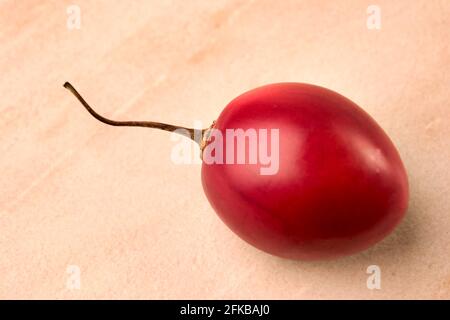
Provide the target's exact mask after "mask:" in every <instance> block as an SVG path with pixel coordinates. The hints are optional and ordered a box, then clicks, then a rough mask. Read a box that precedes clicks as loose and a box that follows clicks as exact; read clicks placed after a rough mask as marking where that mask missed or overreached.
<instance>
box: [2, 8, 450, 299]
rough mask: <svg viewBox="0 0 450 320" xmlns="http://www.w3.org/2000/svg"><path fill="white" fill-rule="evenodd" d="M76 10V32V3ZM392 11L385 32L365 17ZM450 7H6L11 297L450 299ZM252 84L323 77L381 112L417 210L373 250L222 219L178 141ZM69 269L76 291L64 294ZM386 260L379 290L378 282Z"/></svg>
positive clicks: (6, 248) (7, 279)
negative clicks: (286, 239)
mask: <svg viewBox="0 0 450 320" xmlns="http://www.w3.org/2000/svg"><path fill="white" fill-rule="evenodd" d="M70 4H76V5H78V6H79V7H80V8H81V28H80V29H79V30H69V29H68V28H67V26H66V22H67V17H68V15H67V13H66V9H67V7H68V6H69V5H70ZM370 4H377V5H378V6H379V7H380V8H381V26H382V27H381V30H369V29H368V28H367V27H366V19H367V16H368V15H367V13H366V9H367V7H368V6H369V5H370ZM449 11H450V2H449V1H446V0H442V1H407V0H404V1H387V0H383V1H381V0H380V1H376V3H372V1H370V2H369V1H357V0H354V1H340V2H336V1H312V0H305V1H301V0H283V1H270V0H254V1H244V0H242V1H240V0H230V1H225V0H218V1H182V0H179V1H178V0H177V1H143V0H141V1H125V0H117V1H108V0H103V1H81V0H76V1H40V0H28V1H14V0H0V72H1V77H0V92H1V106H0V130H1V131H0V133H1V134H0V154H1V157H0V168H1V169H2V178H1V180H0V298H66V299H78V298H149V299H152V298H163V299H164V298H246V299H247V298H248V299H253V298H267V299H270V298H287V299H304V298H338V299H340V298H363V299H367V298H450V264H449V262H450V234H449V232H450V217H449V214H450V197H449V196H448V194H449V191H450V189H449V185H448V182H449V180H450V170H449V167H448V165H449V159H450V145H449V134H450V129H449V128H450V121H449V108H450V107H449V100H450V94H449V90H448V88H449V84H450V68H449V65H450V55H449V52H450V50H449V35H450V32H449V30H450V18H449V15H448V13H449ZM66 80H69V81H71V82H72V83H73V84H74V85H75V86H76V87H77V88H78V89H79V90H80V91H81V92H82V93H83V95H84V96H85V97H86V98H87V99H88V101H90V102H91V103H92V104H93V105H95V106H96V108H97V109H98V110H99V111H101V112H103V113H104V114H107V115H111V116H112V115H114V116H115V117H116V118H120V119H148V120H150V119H151V120H157V121H165V122H169V123H175V124H180V125H186V126H191V125H192V124H193V121H194V120H200V121H202V122H203V123H204V124H205V125H209V123H210V122H211V121H212V120H214V118H215V117H216V116H217V115H218V114H219V112H220V111H221V109H222V108H223V107H224V105H225V104H226V103H228V102H229V101H230V100H231V99H232V98H234V97H235V96H236V95H238V94H240V93H242V92H243V91H245V90H248V89H251V88H253V87H255V86H258V85H262V84H266V83H271V82H279V81H298V82H310V83H314V84H318V85H322V86H325V87H329V88H331V89H333V90H336V91H338V92H340V93H342V94H344V95H346V96H347V97H349V98H350V99H352V100H354V101H355V102H356V103H358V104H359V105H361V106H362V107H363V108H364V109H365V110H366V111H368V112H369V113H370V114H371V115H372V116H373V117H374V118H375V119H376V120H377V121H378V122H379V123H380V124H381V126H382V127H383V128H384V129H385V130H386V132H387V133H388V134H389V135H390V136H391V138H392V140H393V141H394V142H395V143H396V145H397V147H398V149H399V151H400V153H401V155H402V158H403V161H404V163H405V165H406V167H407V169H408V173H409V179H410V190H411V200H410V210H409V212H408V215H407V218H406V219H405V220H404V221H403V223H402V224H401V226H400V227H399V228H398V229H397V230H396V232H395V233H394V234H393V235H392V236H390V237H389V238H387V239H386V240H385V241H383V242H381V243H380V244H379V245H377V246H375V247H374V248H372V249H370V250H368V251H366V252H364V253H362V254H359V255H355V256H352V257H348V258H344V259H340V260H337V261H331V262H313V263H311V262H309V263H305V262H295V261H287V260H282V259H278V258H274V257H272V256H269V255H267V254H264V253H262V252H259V251H257V250H255V249H254V248H252V247H250V246H249V245H247V244H245V243H244V242H242V241H241V240H240V239H238V238H237V236H235V235H234V234H233V233H231V232H230V231H229V230H228V229H227V228H226V226H225V225H224V224H223V223H222V222H221V221H220V220H219V219H218V217H217V216H216V215H215V213H214V212H213V210H212V209H211V207H210V205H209V204H208V202H207V200H206V198H205V196H204V194H203V191H202V186H201V183H200V166H199V165H184V166H183V165H175V164H174V163H173V162H172V161H171V159H170V154H171V150H172V148H173V146H174V142H172V141H171V140H170V135H168V134H166V133H164V132H160V131H151V130H146V129H139V128H132V129H127V128H112V127H106V126H103V125H101V124H99V123H98V122H96V121H95V120H93V119H92V118H91V117H90V116H89V115H88V114H87V113H86V112H85V111H84V110H83V109H82V108H81V106H80V105H79V104H78V102H77V101H76V100H75V99H74V98H73V97H72V96H71V95H70V94H69V93H68V92H67V91H66V90H64V89H63V88H62V84H63V83H64V81H66ZM70 265H76V266H78V267H79V268H80V271H81V273H80V276H81V278H80V279H81V287H80V288H79V289H71V288H70V287H68V286H67V281H68V278H69V277H70V276H71V275H70V274H69V273H67V268H68V266H70ZM369 265H378V266H379V267H380V268H381V272H382V281H381V289H380V290H369V289H368V288H367V287H366V280H367V277H368V275H367V274H366V268H367V267H368V266H369Z"/></svg>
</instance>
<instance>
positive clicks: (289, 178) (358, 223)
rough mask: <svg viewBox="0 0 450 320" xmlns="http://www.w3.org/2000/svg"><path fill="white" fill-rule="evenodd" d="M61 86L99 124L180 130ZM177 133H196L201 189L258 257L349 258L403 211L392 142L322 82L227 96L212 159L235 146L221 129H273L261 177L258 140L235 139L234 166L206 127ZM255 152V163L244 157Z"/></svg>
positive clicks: (404, 196) (402, 179)
mask: <svg viewBox="0 0 450 320" xmlns="http://www.w3.org/2000/svg"><path fill="white" fill-rule="evenodd" d="M64 87H66V88H67V89H69V90H70V91H71V92H72V93H73V94H74V95H75V96H76V97H77V98H78V99H79V100H80V102H81V103H82V104H83V105H84V107H85V108H86V109H87V110H88V111H89V112H90V113H91V114H92V115H93V116H94V117H95V118H96V119H97V120H99V121H102V122H104V123H106V124H109V125H114V126H143V127H150V128H158V129H162V130H167V131H176V130H177V129H180V128H181V127H177V126H173V125H168V124H164V123H158V122H143V121H114V120H110V119H107V118H105V117H103V116H101V115H99V114H98V113H96V112H95V111H94V110H93V109H92V108H91V107H90V106H89V105H88V104H87V103H86V101H84V99H83V98H82V97H81V96H80V95H79V93H78V92H77V91H76V90H75V89H74V88H73V87H72V86H71V85H70V84H69V83H66V84H65V85H64ZM182 129H184V130H183V131H177V132H178V133H181V134H183V135H185V136H187V137H189V138H191V139H194V140H195V137H196V136H200V137H202V141H197V142H199V143H200V145H201V147H202V150H203V158H204V162H203V165H202V182H203V187H204V190H205V193H206V195H207V197H208V199H209V201H210V202H211V204H212V206H213V207H214V209H215V210H216V212H217V214H218V215H219V217H220V218H221V219H222V220H223V221H224V222H225V223H226V224H227V225H228V226H229V227H230V228H231V229H232V230H233V231H234V232H235V233H236V234H237V235H239V236H240V237H241V238H242V239H244V240H245V241H247V242H248V243H250V244H252V245H253V246H255V247H257V248H259V249H261V250H263V251H266V252H268V253H271V254H274V255H277V256H280V257H284V258H291V259H303V260H312V259H330V258H336V257H339V256H344V255H348V254H352V253H355V252H358V251H361V250H364V249H366V248H368V247H369V246H371V245H373V244H375V243H376V242H378V241H380V240H381V239H383V238H384V237H385V236H387V235H388V234H389V233H390V232H391V231H392V230H393V229H394V228H395V226H396V225H397V224H398V223H399V222H400V220H401V219H402V217H403V216H404V214H405V212H406V209H407V205H408V182H407V175H406V172H405V168H404V167H403V164H402V161H401V159H400V157H399V155H398V153H397V150H396V149H395V147H394V145H393V144H392V142H391V141H390V140H389V138H388V136H387V135H386V134H385V133H384V132H383V130H382V129H381V128H380V127H379V126H378V124H377V123H376V122H375V121H374V120H373V119H372V118H371V117H370V116H369V115H368V114H367V113H365V112H364V111H363V110H362V109H360V108H359V107H358V106H357V105H356V104H354V103H353V102H352V101H350V100H348V99H347V98H345V97H343V96H341V95H339V94H337V93H335V92H333V91H330V90H327V89H325V88H321V87H318V86H313V85H307V84H300V83H281V84H272V85H268V86H264V87H260V88H257V89H254V90H251V91H249V92H247V93H244V94H243V95H241V96H239V97H238V98H236V99H235V100H233V101H232V102H231V103H230V104H229V105H228V106H227V107H226V108H225V109H224V111H223V112H222V114H221V115H220V117H219V118H218V119H217V121H216V122H215V124H214V126H213V129H215V130H218V131H219V132H221V133H223V142H224V149H223V151H222V153H223V154H220V155H222V159H227V152H228V156H230V159H231V158H233V159H235V157H234V156H233V157H231V154H232V152H231V151H234V155H235V156H239V154H238V149H239V148H238V147H237V143H235V144H236V145H234V146H233V147H232V148H230V149H227V145H231V144H230V143H231V142H235V141H234V140H235V139H234V138H231V137H228V136H227V135H226V134H225V133H226V130H227V129H228V130H231V129H243V130H256V131H258V130H262V129H266V130H267V132H271V131H270V130H274V131H275V130H278V134H279V139H278V140H276V141H278V142H279V143H278V144H277V143H274V142H273V141H271V140H270V138H269V139H268V141H269V142H270V143H269V144H268V151H269V153H270V152H271V153H272V154H273V153H275V154H276V155H277V156H278V157H277V158H278V160H279V161H278V162H277V165H276V166H275V168H276V169H277V170H275V171H273V172H270V173H269V174H267V162H263V161H262V160H261V157H260V155H259V154H258V153H255V151H258V150H254V148H258V149H259V148H260V147H261V146H260V145H256V146H255V145H254V144H252V143H250V142H249V143H246V144H243V145H242V146H243V149H241V150H243V151H244V152H243V153H241V155H245V159H246V160H247V161H246V162H245V163H243V164H235V163H236V161H235V162H234V163H230V162H229V161H224V162H225V163H223V164H221V163H220V162H219V163H212V162H211V161H210V160H211V159H212V158H213V157H211V155H214V156H217V155H218V154H217V151H216V153H214V152H212V151H211V150H212V149H213V148H212V145H214V144H215V143H216V142H217V141H218V140H217V137H216V136H214V135H213V136H212V137H210V140H208V138H207V136H208V135H207V134H205V133H206V132H209V133H211V132H213V133H214V130H213V131H208V130H194V129H189V128H182ZM227 138H228V141H227ZM258 139H259V138H258ZM205 144H206V147H205ZM276 146H278V149H277V148H276ZM255 154H256V155H258V158H257V159H256V162H255V163H252V162H251V161H248V160H249V159H251V157H252V155H255ZM205 157H206V158H205ZM219 158H220V157H218V159H219ZM236 159H237V158H236ZM264 168H265V169H266V173H265V174H262V172H263V170H264ZM269 171H270V170H269Z"/></svg>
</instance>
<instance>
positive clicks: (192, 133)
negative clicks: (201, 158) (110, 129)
mask: <svg viewBox="0 0 450 320" xmlns="http://www.w3.org/2000/svg"><path fill="white" fill-rule="evenodd" d="M64 88H66V89H68V90H69V91H70V92H72V93H73V95H74V96H75V97H76V98H77V99H78V100H79V101H80V102H81V104H82V105H83V106H84V107H85V108H86V110H87V111H88V112H89V113H90V114H91V115H92V116H93V117H94V118H95V119H97V120H98V121H101V122H103V123H106V124H109V125H110V126H127V127H146V128H155V129H160V130H165V131H170V132H176V133H178V134H181V135H183V136H186V137H188V138H190V139H192V140H193V141H195V142H197V143H198V144H199V145H200V144H201V143H202V139H203V133H204V132H205V131H206V130H207V129H203V130H202V129H200V130H199V129H191V128H185V127H179V126H174V125H171V124H166V123H161V122H153V121H115V120H111V119H108V118H105V117H103V116H102V115H100V114H98V113H97V112H96V111H95V110H94V109H92V108H91V106H90V105H89V104H88V103H87V102H86V101H85V100H84V99H83V97H82V96H81V95H80V94H79V93H78V91H77V90H76V89H75V88H74V87H73V86H72V85H71V84H70V83H69V82H66V83H64ZM180 129H182V130H180ZM197 140H199V141H197Z"/></svg>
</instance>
